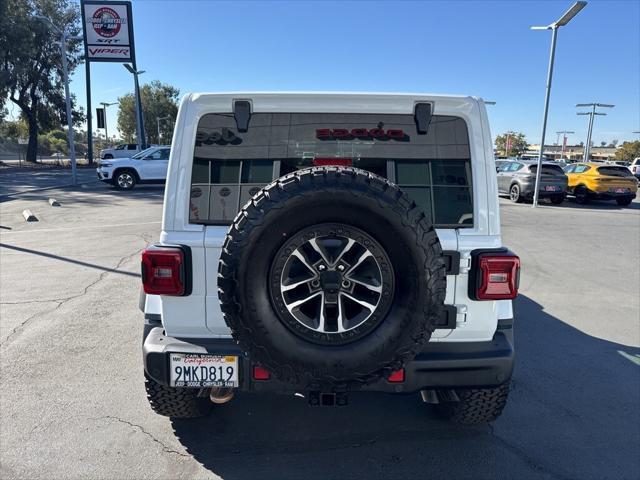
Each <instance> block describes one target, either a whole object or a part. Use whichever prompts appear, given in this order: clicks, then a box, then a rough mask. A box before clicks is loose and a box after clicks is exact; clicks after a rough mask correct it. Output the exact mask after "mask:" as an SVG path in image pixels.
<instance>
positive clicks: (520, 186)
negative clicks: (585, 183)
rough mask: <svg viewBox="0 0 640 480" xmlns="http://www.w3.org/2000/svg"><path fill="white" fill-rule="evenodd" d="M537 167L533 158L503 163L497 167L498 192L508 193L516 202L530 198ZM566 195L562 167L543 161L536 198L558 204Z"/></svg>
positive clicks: (564, 176) (501, 193)
mask: <svg viewBox="0 0 640 480" xmlns="http://www.w3.org/2000/svg"><path fill="white" fill-rule="evenodd" d="M537 168H538V164H537V162H536V161H533V160H514V161H508V162H505V163H503V164H502V165H500V166H499V167H498V169H497V175H498V194H499V195H508V196H509V198H510V199H511V201H513V202H516V203H519V202H523V201H527V200H532V199H533V193H534V191H535V183H536V171H537ZM566 196H567V176H566V175H565V173H564V171H563V170H562V168H561V167H560V166H559V165H556V164H553V163H543V164H542V172H541V175H540V188H539V192H538V198H548V199H549V200H551V203H553V204H556V205H558V204H560V203H562V202H563V201H564V199H565V197H566Z"/></svg>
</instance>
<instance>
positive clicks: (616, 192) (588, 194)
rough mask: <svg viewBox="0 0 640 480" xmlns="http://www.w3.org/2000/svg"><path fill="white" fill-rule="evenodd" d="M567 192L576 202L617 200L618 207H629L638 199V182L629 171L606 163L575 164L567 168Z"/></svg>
mask: <svg viewBox="0 0 640 480" xmlns="http://www.w3.org/2000/svg"><path fill="white" fill-rule="evenodd" d="M564 172H565V173H566V174H567V178H568V183H567V192H568V193H569V194H570V195H573V196H575V198H576V202H578V203H582V204H584V203H588V202H589V200H591V199H599V200H615V201H616V202H618V205H629V204H630V203H631V201H632V200H633V199H634V198H636V192H637V191H638V180H636V177H634V176H633V174H632V173H631V172H630V171H629V169H627V168H625V167H620V166H617V165H609V164H606V163H594V162H584V163H574V164H572V165H569V166H567V167H566V168H565V170H564Z"/></svg>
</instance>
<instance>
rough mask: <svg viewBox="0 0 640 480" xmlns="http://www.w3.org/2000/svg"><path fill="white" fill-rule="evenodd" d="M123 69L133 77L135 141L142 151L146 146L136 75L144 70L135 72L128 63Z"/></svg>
mask: <svg viewBox="0 0 640 480" xmlns="http://www.w3.org/2000/svg"><path fill="white" fill-rule="evenodd" d="M124 68H126V69H127V70H129V72H131V74H132V75H133V81H134V88H135V97H136V123H137V124H138V128H137V129H136V130H137V132H136V133H137V134H136V137H137V141H138V146H139V147H140V148H141V149H142V148H144V146H145V145H146V140H145V138H144V123H143V119H142V100H141V99H140V84H139V83H138V75H142V74H143V73H144V72H145V71H144V70H136V69H135V68H134V67H132V66H131V65H129V64H128V63H125V64H124Z"/></svg>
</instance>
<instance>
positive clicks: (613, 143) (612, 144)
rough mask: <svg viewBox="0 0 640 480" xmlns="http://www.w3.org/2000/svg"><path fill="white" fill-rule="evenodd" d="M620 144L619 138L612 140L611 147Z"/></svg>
mask: <svg viewBox="0 0 640 480" xmlns="http://www.w3.org/2000/svg"><path fill="white" fill-rule="evenodd" d="M617 146H618V140H611V143H610V144H609V147H611V148H616V147H617Z"/></svg>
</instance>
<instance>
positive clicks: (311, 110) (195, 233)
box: [141, 93, 520, 423]
mask: <svg viewBox="0 0 640 480" xmlns="http://www.w3.org/2000/svg"><path fill="white" fill-rule="evenodd" d="M519 270H520V261H519V259H518V257H517V256H515V255H514V254H513V253H511V252H509V251H508V250H507V249H506V248H504V247H503V245H502V241H501V238H500V216H499V211H498V195H497V188H496V176H495V163H494V158H493V149H492V142H491V134H490V132H489V124H488V120H487V115H486V111H485V106H484V103H483V101H482V100H481V99H478V98H473V97H460V96H435V95H421V94H350V93H349V94H342V93H227V94H191V95H187V96H186V97H185V99H184V100H183V101H182V104H181V106H180V110H179V113H178V119H177V123H176V128H175V135H174V137H173V145H172V148H171V156H170V161H169V171H168V178H167V186H166V193H165V198H164V213H163V219H162V235H161V238H160V243H159V244H157V245H154V246H152V247H149V248H148V249H146V250H145V251H144V253H143V255H142V278H143V288H144V293H143V295H142V296H141V308H143V309H144V313H145V328H144V335H143V337H144V340H143V342H144V343H143V358H144V370H145V382H146V388H147V394H148V398H149V402H150V404H151V407H152V408H153V410H154V411H156V412H157V413H159V414H161V415H167V416H172V417H193V416H199V415H204V414H206V413H207V412H208V411H209V410H210V409H211V408H212V406H213V405H212V404H214V403H224V402H227V401H229V400H231V399H232V398H233V395H234V392H235V391H236V390H241V391H243V392H255V393H262V392H277V393H284V394H294V393H298V394H302V395H304V396H305V397H307V398H308V401H309V403H310V404H311V405H318V406H330V405H344V404H346V403H347V402H348V395H349V393H350V392H354V391H376V392H388V393H404V394H408V393H417V392H420V393H421V395H422V399H423V400H424V401H425V402H427V403H432V404H436V406H437V408H438V411H439V412H441V413H442V415H444V416H445V417H447V418H451V419H453V420H455V421H458V422H462V423H479V422H487V421H491V420H493V419H495V418H496V417H498V415H500V413H501V411H502V409H503V408H504V406H505V403H506V401H507V395H508V393H509V383H510V379H511V373H512V369H513V356H514V349H513V330H512V328H513V310H512V299H513V298H514V297H515V296H516V295H517V288H518V277H519Z"/></svg>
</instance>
